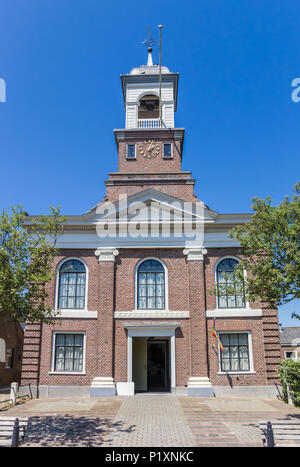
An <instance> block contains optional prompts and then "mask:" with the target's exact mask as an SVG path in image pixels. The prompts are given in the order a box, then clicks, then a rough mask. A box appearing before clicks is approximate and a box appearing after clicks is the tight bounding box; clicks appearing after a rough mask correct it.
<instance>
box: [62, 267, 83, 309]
mask: <svg viewBox="0 0 300 467" xmlns="http://www.w3.org/2000/svg"><path fill="white" fill-rule="evenodd" d="M58 279H59V280H58V303H57V306H58V308H59V309H70V310H77V309H80V310H81V309H84V308H85V300H86V297H85V291H86V268H85V265H84V264H83V263H82V262H81V261H79V260H77V259H70V260H68V261H65V262H64V263H63V264H62V265H61V266H60V268H59V278H58Z"/></svg>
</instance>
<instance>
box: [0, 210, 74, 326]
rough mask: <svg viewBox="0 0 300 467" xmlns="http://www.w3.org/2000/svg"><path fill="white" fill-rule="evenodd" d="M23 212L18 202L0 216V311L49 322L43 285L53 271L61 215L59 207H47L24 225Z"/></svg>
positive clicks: (19, 319)
mask: <svg viewBox="0 0 300 467" xmlns="http://www.w3.org/2000/svg"><path fill="white" fill-rule="evenodd" d="M26 216H27V214H26V212H25V211H24V210H23V208H22V207H21V206H18V207H12V209H11V213H8V212H7V211H6V210H4V211H3V212H2V214H1V216H0V314H3V313H4V312H8V313H9V314H10V315H11V316H12V317H13V318H15V319H16V320H17V321H28V322H36V321H43V322H48V323H51V322H53V312H52V309H51V308H49V307H47V306H46V305H45V303H46V298H47V292H46V286H47V284H48V283H49V281H50V280H51V279H52V277H53V275H54V273H53V271H52V262H53V259H54V257H55V256H56V255H57V254H58V250H57V249H56V243H57V239H58V236H59V235H60V234H61V233H62V232H63V224H64V222H65V217H63V216H61V215H60V210H59V208H51V214H50V215H48V216H39V217H38V218H37V220H35V221H32V222H31V223H30V226H28V225H26V226H25V224H24V221H25V218H26Z"/></svg>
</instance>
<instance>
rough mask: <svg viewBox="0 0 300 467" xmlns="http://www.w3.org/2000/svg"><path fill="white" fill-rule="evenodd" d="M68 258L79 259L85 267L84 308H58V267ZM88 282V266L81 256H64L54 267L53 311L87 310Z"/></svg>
mask: <svg viewBox="0 0 300 467" xmlns="http://www.w3.org/2000/svg"><path fill="white" fill-rule="evenodd" d="M70 260H76V261H80V262H81V263H82V264H83V265H84V267H85V295H84V308H74V309H72V308H58V300H59V274H60V268H61V267H62V265H63V264H64V263H66V262H67V261H70ZM88 282H89V268H88V267H87V264H86V262H85V261H84V260H83V259H81V258H76V257H75V256H70V257H69V258H64V259H63V260H62V261H60V263H59V264H58V265H57V268H56V283H55V311H58V310H59V309H60V310H61V312H62V313H73V312H74V313H80V312H84V311H85V312H87V311H88V307H87V305H88V303H87V302H88Z"/></svg>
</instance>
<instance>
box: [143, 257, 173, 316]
mask: <svg viewBox="0 0 300 467" xmlns="http://www.w3.org/2000/svg"><path fill="white" fill-rule="evenodd" d="M149 259H150V260H153V261H157V262H158V263H160V264H161V265H162V266H163V268H164V272H165V308H164V309H156V308H155V309H154V310H148V309H146V310H145V309H142V308H138V270H139V267H140V265H141V264H142V263H143V262H144V261H148V260H149ZM168 284H169V283H168V268H167V266H166V265H165V263H164V262H163V261H162V260H161V259H159V258H155V257H154V256H149V257H147V258H142V259H140V260H139V261H138V262H137V264H136V265H135V270H134V308H135V311H140V312H153V313H154V312H157V313H161V312H163V311H168V310H169V294H168V290H169V285H168Z"/></svg>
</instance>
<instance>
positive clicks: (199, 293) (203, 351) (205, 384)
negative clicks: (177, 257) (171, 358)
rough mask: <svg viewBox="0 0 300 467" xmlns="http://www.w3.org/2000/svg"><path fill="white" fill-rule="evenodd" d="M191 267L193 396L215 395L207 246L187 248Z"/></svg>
mask: <svg viewBox="0 0 300 467" xmlns="http://www.w3.org/2000/svg"><path fill="white" fill-rule="evenodd" d="M183 253H184V254H185V255H186V259H187V263H188V271H189V312H190V350H191V356H190V358H191V364H190V372H191V374H190V378H189V381H188V395H189V396H203V397H209V396H214V393H213V389H212V385H211V383H210V381H209V378H208V360H207V355H208V352H207V329H206V304H205V277H204V264H203V257H204V255H205V254H206V253H207V250H205V249H204V248H203V247H199V248H195V247H193V248H185V249H184V250H183Z"/></svg>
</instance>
